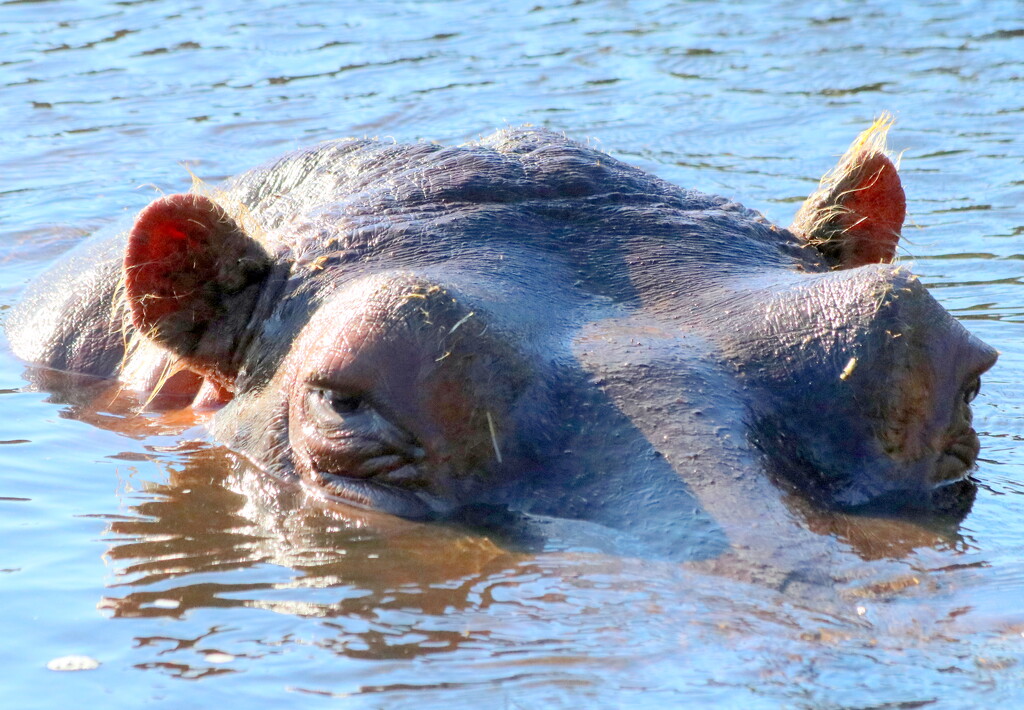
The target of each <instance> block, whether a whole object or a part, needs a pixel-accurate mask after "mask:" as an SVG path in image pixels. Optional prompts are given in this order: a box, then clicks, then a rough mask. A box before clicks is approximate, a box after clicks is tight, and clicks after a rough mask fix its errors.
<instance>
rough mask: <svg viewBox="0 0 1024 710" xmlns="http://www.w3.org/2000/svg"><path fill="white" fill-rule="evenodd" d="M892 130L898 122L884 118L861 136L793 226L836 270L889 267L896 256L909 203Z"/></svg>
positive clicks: (825, 178)
mask: <svg viewBox="0 0 1024 710" xmlns="http://www.w3.org/2000/svg"><path fill="white" fill-rule="evenodd" d="M891 125H892V119H891V118H889V117H888V116H883V117H882V118H879V119H878V120H877V121H875V123H874V124H872V126H871V127H870V128H869V129H868V130H866V131H864V132H863V133H861V134H860V135H859V136H858V137H857V140H855V141H854V142H853V145H851V146H850V148H849V150H847V151H846V154H845V155H843V157H842V158H841V159H840V161H839V164H838V165H837V166H836V167H835V169H834V170H832V171H831V172H830V173H828V174H827V175H826V176H825V177H823V178H822V180H821V184H820V185H819V187H818V190H817V192H815V193H814V194H813V195H811V196H810V197H808V198H807V201H806V202H804V204H803V206H802V207H801V208H800V211H799V212H797V215H796V218H795V219H794V220H793V224H792V226H791V227H790V230H791V231H793V232H795V233H797V234H799V235H800V236H802V237H803V238H804V239H805V240H807V242H808V243H809V244H812V245H813V246H815V247H817V249H818V250H819V251H820V252H821V253H822V254H823V255H824V256H825V257H826V258H827V259H828V260H829V261H830V262H831V263H832V265H833V267H834V268H837V269H848V268H853V267H855V266H863V265H864V264H876V263H888V262H890V261H892V260H893V258H894V257H895V256H896V245H897V244H898V243H899V240H900V230H901V229H902V228H903V219H904V217H906V213H907V200H906V196H905V195H904V194H903V185H902V184H900V176H899V174H898V173H897V171H896V166H895V165H894V164H893V162H892V160H890V159H889V157H888V155H886V150H885V136H886V133H887V132H888V130H889V128H890V126H891Z"/></svg>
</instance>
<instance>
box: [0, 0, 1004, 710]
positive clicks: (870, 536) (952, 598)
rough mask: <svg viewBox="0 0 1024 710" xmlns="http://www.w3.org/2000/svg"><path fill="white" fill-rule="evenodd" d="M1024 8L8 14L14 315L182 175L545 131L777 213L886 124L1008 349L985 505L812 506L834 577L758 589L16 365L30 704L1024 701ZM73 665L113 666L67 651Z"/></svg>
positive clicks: (737, 571) (3, 13) (17, 572)
mask: <svg viewBox="0 0 1024 710" xmlns="http://www.w3.org/2000/svg"><path fill="white" fill-rule="evenodd" d="M1021 27H1022V24H1021V13H1020V6H1019V5H1018V4H1015V3H1010V2H1007V3H999V2H961V3H943V2H922V3H915V4H913V5H908V4H905V3H904V4H893V3H881V2H874V1H869V2H864V3H843V2H824V3H822V2H798V1H795V0H794V1H789V0H786V1H783V2H772V3H768V2H763V1H761V0H751V1H750V2H744V3H739V4H735V3H728V4H727V3H713V2H700V1H698V2H690V3H685V4H680V3H664V2H657V1H656V0H638V1H637V2H629V3H622V2H616V1H614V0H584V1H582V2H578V1H575V0H573V1H570V0H564V1H563V0H559V1H557V2H541V3H528V4H526V5H522V4H519V3H487V2H472V3H470V2H462V1H460V0H453V1H451V2H448V1H439V2H417V3H407V2H389V1H382V2H374V3H351V2H339V3H324V2H318V1H316V0H313V1H311V2H303V3H295V2H275V1H274V0H266V1H265V2H262V1H261V2H258V3H256V4H255V5H254V4H253V3H251V2H247V3H243V2H220V3H207V4H205V5H187V4H182V3H180V2H178V1H177V0H152V1H148V2H91V3H73V2H66V1H62V0H52V1H43V2H4V3H0V87H2V89H3V97H4V100H3V101H2V102H0V145H2V146H3V149H2V150H0V318H2V312H3V311H4V310H6V309H7V308H8V307H9V305H10V304H11V303H13V302H14V301H15V300H16V298H17V293H18V291H19V290H20V288H21V286H22V285H23V284H25V283H26V282H27V281H28V280H29V279H30V278H31V277H32V275H34V274H35V273H38V272H40V271H41V270H42V269H43V268H44V267H45V265H46V264H47V263H48V262H49V261H51V260H52V259H53V258H55V257H56V256H57V255H58V254H60V253H62V252H63V251H65V250H67V249H68V248H70V247H71V246H73V245H74V244H75V243H77V242H78V241H79V240H80V239H81V238H83V237H84V236H85V235H86V234H91V233H94V232H96V231H97V230H100V229H103V228H109V227H110V226H111V225H113V224H115V223H116V222H117V221H118V220H119V219H122V218H123V217H124V215H125V214H126V211H127V213H130V212H131V211H133V210H136V209H138V208H140V207H141V206H143V205H144V204H146V203H147V202H148V201H149V199H150V198H151V197H152V195H153V190H154V186H155V187H156V189H157V190H159V191H164V192H169V191H170V192H173V191H178V190H183V189H187V187H188V185H189V183H190V177H189V175H188V172H187V171H186V170H185V169H183V168H182V166H181V164H182V163H186V164H187V165H188V166H189V168H190V169H191V170H193V171H194V172H196V173H197V174H198V175H200V176H201V177H203V178H204V179H206V180H209V181H216V180H217V179H219V178H221V177H224V176H226V175H230V174H232V173H235V172H238V171H240V170H243V169H246V168H249V167H251V166H253V165H256V164H258V163H260V162H262V161H264V160H266V159H268V158H270V157H273V156H274V155H277V154H279V153H281V152H283V151H285V150H287V149H290V148H293V147H296V146H298V145H303V144H308V143H312V142H316V141H318V140H323V139H329V138H335V137H338V136H339V135H377V136H381V137H384V136H395V137H397V138H398V139H400V140H416V139H420V138H423V139H437V140H442V141H445V142H449V143H458V142H460V141H462V140H467V139H471V138H474V137H476V136H478V135H479V134H481V133H485V132H489V131H490V130H491V129H493V128H495V127H500V126H502V125H504V124H506V123H511V124H520V123H534V124H538V125H545V126H548V127H550V128H553V129H555V130H560V131H566V132H568V133H569V134H570V135H572V136H574V137H577V138H579V139H581V140H590V141H594V142H596V143H598V144H599V147H601V148H603V149H605V150H608V151H610V152H612V153H614V154H615V155H616V156H617V157H620V158H623V159H625V160H627V161H628V162H631V163H634V164H637V165H639V166H641V167H643V168H645V169H648V170H651V171H653V172H656V173H657V174H659V175H661V176H663V177H665V178H667V179H670V180H672V181H673V182H676V183H680V184H683V185H686V186H692V187H696V188H699V189H702V190H705V191H709V192H719V193H723V194H726V195H729V196H732V197H737V198H739V199H741V200H742V201H743V202H745V203H746V204H748V205H749V206H751V207H755V208H757V209H761V210H763V211H764V212H766V214H768V215H769V216H770V217H772V218H773V219H775V220H776V221H779V222H786V221H787V220H788V219H789V218H790V217H791V215H792V213H793V211H794V210H795V209H796V206H797V205H798V204H799V202H800V200H802V198H803V197H804V196H805V195H807V194H808V193H809V192H811V191H812V190H813V188H814V185H815V183H816V181H817V179H818V176H819V175H820V174H821V173H822V172H823V171H824V170H825V169H827V168H828V167H830V166H831V165H832V163H833V162H834V156H835V155H836V154H837V153H838V152H840V151H841V150H842V149H843V148H844V147H845V146H846V145H847V144H848V143H849V140H850V139H851V138H852V136H853V135H855V134H856V133H857V132H858V131H860V130H861V129H862V128H863V127H864V126H865V125H867V123H869V122H870V120H871V119H872V118H873V117H874V116H876V115H877V114H878V113H880V112H881V111H883V110H890V111H893V112H894V113H895V114H896V115H897V119H898V123H897V127H896V129H895V130H894V132H893V134H892V141H893V143H894V145H895V146H896V147H897V148H898V149H900V150H903V151H904V153H903V156H902V161H901V171H902V174H903V176H904V183H905V186H906V189H907V194H908V208H909V214H910V219H911V226H909V227H908V229H907V230H906V234H905V237H904V243H903V244H902V249H903V251H902V253H901V256H902V257H903V258H904V259H905V260H906V261H908V262H910V265H911V266H912V267H913V268H914V270H915V271H916V272H917V273H919V274H921V277H922V280H923V281H924V282H925V283H926V284H927V285H928V286H929V288H931V289H932V290H933V293H935V294H936V297H937V298H939V299H940V300H941V302H942V303H943V304H944V305H945V306H946V307H947V308H949V309H950V310H951V311H953V312H954V313H955V314H956V315H957V316H958V317H960V318H962V319H963V320H964V321H965V322H966V323H967V325H968V326H969V327H970V328H971V330H972V331H974V332H975V333H977V334H978V335H979V336H980V337H982V338H983V339H984V340H986V341H987V342H989V343H991V344H992V345H994V346H996V347H997V348H998V349H999V350H1000V352H1001V357H1000V361H999V364H998V365H997V367H996V368H995V369H994V370H992V371H991V372H990V373H988V374H987V375H986V377H985V382H984V385H983V389H982V393H981V396H980V397H979V399H978V400H977V402H976V409H975V426H976V428H977V429H978V431H979V434H980V436H981V439H982V446H983V449H982V460H981V461H980V465H979V469H978V471H977V474H976V475H977V478H978V480H979V483H980V489H979V493H978V497H977V500H976V502H975V504H974V507H973V509H972V511H971V512H970V514H969V515H968V516H967V518H966V519H965V520H964V521H963V522H962V523H960V524H959V525H958V524H956V523H952V522H950V521H946V522H943V521H937V520H879V519H872V518H868V517H855V516H820V515H816V514H815V513H813V511H808V510H803V511H801V509H800V506H799V503H797V502H794V503H793V505H792V507H793V509H794V510H795V511H796V512H797V513H799V514H800V515H802V516H803V520H805V522H806V524H807V527H808V528H809V529H810V530H812V531H813V534H814V535H816V536H817V537H818V538H819V539H821V540H823V541H826V542H827V543H828V544H829V549H828V550H827V551H826V554H827V559H828V563H829V564H828V565H827V566H826V567H825V569H827V573H825V574H821V573H819V574H814V573H813V571H814V570H819V572H820V570H821V569H823V568H822V567H821V566H819V565H817V564H812V565H803V567H801V566H800V565H799V564H798V563H799V562H801V560H798V559H797V560H793V559H790V560H785V562H786V563H787V564H788V567H787V569H801V570H802V572H801V574H800V575H789V576H788V577H786V578H785V579H784V580H783V581H782V582H781V583H775V582H772V583H771V584H749V583H745V582H744V581H742V580H743V578H744V575H743V574H741V572H742V571H743V569H742V563H741V562H738V561H737V560H736V559H728V558H726V559H724V560H722V561H721V562H720V564H718V565H717V566H716V565H705V566H704V567H700V566H699V565H676V564H670V563H667V562H664V561H658V560H654V559H645V558H643V557H639V556H631V555H622V554H618V555H616V554H607V551H608V550H607V547H602V541H606V540H608V539H609V537H608V536H609V535H610V534H611V533H609V532H608V531H602V530H598V529H593V528H587V527H586V526H582V527H572V526H567V527H559V526H557V525H553V524H551V523H550V521H536V522H537V525H538V526H539V528H538V529H539V530H540V531H541V532H542V533H543V534H542V535H539V536H537V537H534V538H530V539H529V540H527V544H523V541H522V540H518V541H517V540H515V539H512V538H502V537H498V536H495V535H494V534H493V532H491V533H486V534H485V533H482V532H481V531H480V530H479V529H477V528H471V527H468V526H461V527H459V526H454V525H449V526H445V525H433V526H423V525H416V524H412V523H405V522H401V521H397V520H394V519H390V518H384V517H380V516H373V515H368V514H359V515H356V514H355V513H352V512H351V511H350V512H348V513H342V512H341V511H338V510H331V509H327V508H324V507H323V506H321V505H318V504H316V503H315V502H314V501H312V500H310V499H307V498H306V497H305V496H304V495H303V493H302V492H301V490H297V489H292V488H289V487H288V486H287V485H285V484H282V483H279V482H275V481H270V480H266V479H265V478H264V477H261V476H259V475H255V474H254V473H253V472H252V471H251V470H248V469H246V468H245V467H244V466H242V465H240V464H238V462H236V461H234V460H233V459H232V458H231V455H230V454H229V453H227V452H225V451H223V450H221V449H219V448H216V447H213V446H211V445H210V444H209V443H208V442H206V440H205V438H204V436H205V435H204V434H203V433H202V430H201V428H200V427H197V426H196V423H195V422H194V421H192V420H191V419H189V418H179V419H175V418H174V417H168V416H166V415H159V416H158V415H156V414H143V415H141V416H136V415H135V414H134V413H133V411H134V410H133V409H132V407H131V406H130V404H126V403H125V402H123V401H122V400H120V399H118V398H117V397H114V396H113V393H111V396H110V397H109V398H102V397H101V398H98V399H97V398H92V399H89V398H78V397H77V395H76V393H79V394H80V393H81V392H82V390H80V389H79V388H78V387H77V385H76V386H75V387H72V388H68V387H64V386H62V385H61V384H60V383H58V382H55V380H53V379H52V378H49V379H45V380H44V379H39V373H35V374H33V373H28V375H27V379H26V375H25V373H23V367H22V365H21V364H19V363H16V362H14V361H13V360H12V359H11V358H10V356H9V355H8V354H7V352H6V350H4V351H3V352H0V376H2V381H0V402H2V404H3V411H4V418H3V421H4V424H3V431H2V432H0V442H2V443H0V471H3V475H2V476H0V534H2V537H3V539H4V544H3V546H0V604H2V606H3V608H4V610H5V615H4V619H3V621H4V623H3V628H4V640H3V641H2V642H0V663H2V664H3V668H4V669H5V673H4V680H3V686H4V688H3V689H4V693H5V694H4V698H5V700H7V699H8V698H9V699H10V700H9V701H8V702H9V703H13V704H14V705H12V706H15V705H16V706H17V707H19V708H32V707H45V708H52V707H58V706H59V707H65V706H68V707H137V706H141V705H145V706H146V707H147V708H149V707H154V706H157V707H159V706H160V705H161V704H163V705H164V706H167V707H185V706H198V707H209V706H211V705H213V704H215V703H225V704H227V703H231V704H233V705H235V704H238V705H244V706H246V707H257V708H260V707H277V706H280V705H281V704H282V703H287V704H288V705H289V706H293V705H296V704H310V705H313V704H317V703H322V702H324V699H325V698H329V700H327V702H329V703H331V704H340V705H342V706H344V707H369V708H377V707H386V708H389V709H390V708H404V707H408V708H413V707H415V708H425V707H499V708H503V707H507V708H518V707H523V708H525V707H530V708H533V707H580V706H583V705H586V706H587V707H598V708H600V707H623V706H629V707H634V706H635V707H683V706H686V707H689V706H708V705H722V706H737V705H743V706H745V707H750V708H754V707H778V706H780V705H781V706H787V707H793V706H798V707H804V706H806V707H822V706H827V707H865V706H871V707H876V706H877V707H883V706H885V707H893V706H904V705H905V706H907V707H920V706H936V707H961V706H966V705H980V704H982V703H984V704H986V705H993V706H996V705H1008V706H1015V705H1017V704H1019V703H1020V700H1021V699H1022V697H1024V682H1022V679H1024V636H1022V632H1024V618H1022V616H1024V606H1022V605H1021V602H1020V599H1021V597H1022V591H1024V562H1022V560H1024V525H1022V524H1021V516H1020V507H1021V501H1022V500H1024V499H1022V496H1024V484H1022V480H1024V457H1022V453H1021V452H1022V449H1021V446H1020V442H1021V440H1022V438H1024V434H1022V427H1021V421H1022V414H1024V397H1022V394H1021V389H1020V386H1019V382H1020V381H1021V380H1022V379H1024V347H1022V343H1024V340H1022V339H1021V337H1020V328H1021V323H1022V322H1024V317H1022V314H1024V309H1022V306H1021V303H1022V302H1024V299H1022V297H1021V293H1020V292H1019V291H1018V290H1017V289H1018V288H1020V285H1021V283H1022V279H1024V273H1022V268H1024V251H1022V250H1021V247H1020V241H1019V238H1020V236H1021V234H1024V212H1022V208H1021V205H1022V204H1024V183H1022V177H1021V176H1022V163H1021V155H1022V150H1021V145H1022V143H1021V141H1022V138H1021V132H1020V116H1021V109H1022V106H1024V91H1022V87H1024V83H1022V81H1021V76H1022V70H1021V67H1022V66H1024V65H1022V62H1021V57H1022V56H1024V54H1022V48H1021V47H1022V45H1021V42H1022V41H1024V37H1022V34H1021ZM140 186H142V187H140ZM32 382H34V383H35V384H32ZM38 388H42V389H49V390H51V391H52V390H56V391H57V394H56V395H50V394H46V393H44V392H42V391H39V389H38ZM750 514H751V516H752V517H753V516H755V515H756V511H751V513H750ZM613 547H614V546H613ZM602 550H603V551H602ZM766 563H767V564H775V563H776V561H774V560H769V561H766ZM794 563H797V564H794ZM779 566H780V567H782V566H784V565H779ZM709 568H710V569H709ZM71 654H84V655H89V656H92V657H95V658H96V659H97V660H99V661H101V662H102V665H101V666H100V667H99V668H98V669H96V670H93V671H83V672H79V673H63V674H56V673H54V672H52V671H48V670H46V667H45V666H46V663H47V661H49V660H51V659H53V658H56V657H59V656H66V655H71Z"/></svg>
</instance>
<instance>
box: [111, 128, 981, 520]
mask: <svg viewBox="0 0 1024 710" xmlns="http://www.w3.org/2000/svg"><path fill="white" fill-rule="evenodd" d="M879 133H884V131H878V130H875V131H874V132H869V134H868V135H867V136H865V137H862V139H860V140H859V141H858V143H855V145H854V146H853V148H851V151H850V153H848V154H847V156H846V157H844V159H843V162H842V163H841V164H840V167H839V168H838V169H837V171H836V172H835V173H833V174H832V175H831V176H830V177H828V178H827V179H826V180H825V181H823V184H822V188H821V190H819V192H818V193H816V194H815V195H814V196H812V197H811V198H810V199H809V200H808V201H807V203H806V204H805V205H804V208H803V209H802V210H801V212H800V214H799V215H798V218H797V221H796V222H795V223H794V225H793V227H791V228H790V229H788V230H787V229H781V228H778V227H775V226H773V225H771V224H769V223H768V222H767V221H766V220H764V218H763V217H761V216H760V215H758V214H756V213H754V212H751V211H749V210H747V209H745V208H743V207H741V206H739V205H737V204H735V203H733V202H730V201H728V200H726V199H724V198H720V197H713V196H708V195H703V194H700V193H696V192H692V191H686V190H681V189H678V188H676V187H674V186H671V185H668V184H666V183H665V182H663V181H661V180H659V179H657V178H654V177H652V176H650V175H648V174H646V173H643V172H642V171H639V170H637V169H635V168H631V167H629V166H626V165H624V164H622V163H619V162H618V161H615V160H614V159H612V158H610V157H608V156H606V155H604V154H602V153H599V152H597V151H595V150H592V149H590V148H587V147H584V146H582V145H579V144H576V143H573V142H571V141H568V140H566V139H564V138H562V137H560V136H555V135H553V134H550V133H546V132H543V131H536V130H514V131H513V130H510V131H503V132H500V133H498V134H495V135H494V136H492V137H490V138H489V139H486V140H484V141H483V142H482V143H481V144H478V145H474V146H464V147H459V148H442V147H439V146H436V145H428V144H417V145H412V146H393V145H385V144H380V143H376V142H373V141H349V142H336V143H329V144H325V145H323V146H319V147H317V148H314V149H311V150H309V151H305V152H302V153H299V154H296V155H293V156H289V157H287V158H285V159H283V160H281V161H279V162H278V163H276V164H273V165H270V166H268V167H266V168H263V169H261V170H257V171H253V172H252V173H247V174H245V175H243V176H241V177H240V178H238V179H236V180H235V181H234V182H232V183H230V184H229V185H228V186H227V187H226V188H225V190H224V191H223V192H222V193H219V194H217V195H201V194H183V195H172V196H169V197H164V198H161V199H159V200H157V201H156V202H154V203H153V204H151V205H150V206H149V207H148V208H146V209H145V210H144V211H143V212H142V214H141V215H140V216H139V217H138V219H137V221H136V223H135V226H134V228H133V229H132V231H131V234H130V237H129V243H128V248H127V251H126V254H125V258H124V275H125V277H124V285H125V289H124V290H125V294H126V300H127V304H128V307H129V309H130V312H131V317H132V320H133V323H134V325H135V327H136V328H137V329H138V330H139V331H140V332H141V333H143V334H144V335H145V337H146V338H147V339H149V340H150V341H152V342H155V343H157V344H158V345H160V346H161V347H162V348H165V349H166V350H168V351H170V352H171V353H173V354H174V355H175V357H176V358H177V359H178V361H179V363H180V365H181V366H183V367H184V368H186V369H188V370H190V371H191V372H193V373H195V374H196V376H197V377H198V378H199V379H197V380H196V385H195V386H196V387H197V388H198V387H199V384H198V382H199V381H200V380H202V381H204V382H205V384H204V385H203V386H202V390H201V391H203V392H207V393H209V392H211V391H213V392H216V393H217V397H216V398H218V399H219V400H221V401H222V402H224V401H229V403H228V404H227V405H226V406H224V407H223V409H221V410H220V411H219V412H218V413H217V414H216V416H215V423H214V430H215V434H216V435H217V437H218V438H220V439H222V440H223V441H225V442H226V443H228V444H229V445H230V446H231V447H232V448H233V449H234V450H236V451H237V452H239V453H240V454H242V455H244V456H245V457H247V458H248V459H250V460H251V461H252V462H254V463H255V464H256V465H258V466H259V467H261V468H263V469H265V470H267V471H269V472H271V473H274V474H277V475H279V476H283V477H292V476H296V477H299V478H301V480H302V481H303V482H304V483H305V484H306V485H307V486H308V487H309V488H310V489H311V490H314V491H316V492H318V493H319V494H320V495H321V496H322V497H324V498H325V499H327V500H340V501H343V502H345V503H347V504H354V505H358V506H368V507H372V508H379V509H382V510H385V511H390V512H393V513H396V514H398V515H403V516H410V517H422V516H430V515H434V514H448V513H450V512H451V511H453V510H455V509H458V508H460V507H461V506H465V505H467V504H472V503H489V504H490V503H493V504H498V505H502V506H510V507H514V508H518V509H521V510H526V511H531V512H538V513H543V514H550V515H561V516H567V517H581V518H588V519H596V520H601V521H602V522H609V523H610V524H619V523H621V522H622V521H624V520H626V519H635V518H638V517H639V518H644V519H648V520H651V519H654V518H656V517H658V515H656V513H659V512H667V513H669V514H670V517H671V516H674V517H677V518H678V517H679V516H680V515H684V514H685V515H691V514H692V515H696V514H697V513H699V512H700V511H710V512H711V513H712V516H713V517H717V516H718V515H719V514H720V513H722V514H728V513H723V511H732V514H734V515H737V514H738V515H741V516H742V515H750V514H751V511H755V510H758V509H759V508H760V507H761V503H760V502H759V501H758V500H757V498H758V497H759V496H760V497H765V496H768V495H770V494H769V493H765V491H766V490H767V489H765V487H764V485H763V484H762V482H761V481H762V479H764V480H773V483H772V484H769V488H774V489H775V490H776V491H778V490H784V491H787V494H788V493H792V492H795V493H796V494H798V495H801V496H803V497H804V498H805V499H807V500H809V501H811V502H812V503H813V504H815V505H819V506H821V507H825V508H829V507H838V508H844V509H846V508H858V507H860V506H865V505H872V504H878V503H880V502H881V504H883V505H890V506H895V507H899V506H902V505H915V506H925V507H927V506H928V505H931V504H932V503H933V501H934V500H936V498H935V492H936V491H938V490H943V491H953V490H956V491H958V493H957V496H959V497H961V498H963V497H968V498H969V493H968V491H967V490H966V488H965V486H966V487H967V488H969V487H970V484H969V483H964V482H965V481H966V480H967V479H966V476H967V473H968V470H969V468H970V467H971V465H972V464H973V461H974V459H975V457H976V455H977V451H978V443H977V436H976V435H975V433H974V431H973V429H972V428H971V425H970V422H971V418H970V407H969V404H970V401H971V399H972V398H973V397H974V395H975V394H976V393H977V391H978V386H979V376H980V374H981V373H982V372H984V371H985V370H986V369H987V368H988V367H990V366H991V365H992V363H993V362H994V360H995V353H994V351H992V350H991V348H988V347H987V346H985V345H984V344H982V343H981V342H980V341H978V340H977V339H975V338H974V337H973V336H971V335H970V334H969V333H968V332H967V331H966V330H965V329H964V328H963V327H962V326H961V325H960V324H959V323H958V322H957V321H956V320H954V319H953V318H952V317H951V316H950V315H949V314H948V313H947V312H946V311H945V310H944V309H943V308H942V307H941V306H940V305H939V304H938V303H937V302H936V301H935V300H934V299H933V298H932V297H931V296H930V295H929V294H928V292H927V290H926V289H925V288H924V287H923V286H922V285H921V284H920V282H919V281H918V280H917V279H916V278H915V277H913V276H912V275H911V274H910V273H908V272H907V271H906V270H904V269H902V268H899V267H895V266H892V265H890V263H889V262H891V261H892V259H893V257H894V254H895V249H896V246H897V242H898V239H899V230H900V227H901V225H902V222H903V213H904V199H903V191H902V188H901V186H900V182H899V178H898V176H897V174H896V170H895V167H894V166H893V164H892V162H891V161H890V160H889V159H888V158H887V157H886V156H885V154H884V150H883V149H882V148H881V145H880V143H879V138H878V136H879ZM766 473H767V474H768V475H766ZM737 510H740V511H741V512H739V513H737V512H736V511H737Z"/></svg>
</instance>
